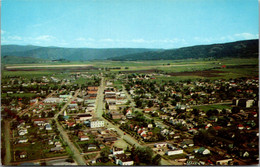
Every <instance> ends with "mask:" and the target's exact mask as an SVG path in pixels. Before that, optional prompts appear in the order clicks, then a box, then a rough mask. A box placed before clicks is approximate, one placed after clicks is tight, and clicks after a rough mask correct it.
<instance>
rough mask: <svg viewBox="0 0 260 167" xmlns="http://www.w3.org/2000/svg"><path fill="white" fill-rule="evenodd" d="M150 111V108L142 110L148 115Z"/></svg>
mask: <svg viewBox="0 0 260 167" xmlns="http://www.w3.org/2000/svg"><path fill="white" fill-rule="evenodd" d="M151 111H152V109H151V108H145V109H144V113H150V112H151Z"/></svg>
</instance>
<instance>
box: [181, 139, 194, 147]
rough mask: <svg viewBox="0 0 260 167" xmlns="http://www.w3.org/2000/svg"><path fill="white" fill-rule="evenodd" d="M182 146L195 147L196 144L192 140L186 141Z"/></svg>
mask: <svg viewBox="0 0 260 167" xmlns="http://www.w3.org/2000/svg"><path fill="white" fill-rule="evenodd" d="M181 144H183V145H186V146H187V147H192V146H194V142H193V140H191V139H187V140H184V141H183V142H182V143H181Z"/></svg>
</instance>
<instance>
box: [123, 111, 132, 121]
mask: <svg viewBox="0 0 260 167" xmlns="http://www.w3.org/2000/svg"><path fill="white" fill-rule="evenodd" d="M125 115H126V118H127V119H131V118H133V114H132V111H131V110H127V111H126V114H125Z"/></svg>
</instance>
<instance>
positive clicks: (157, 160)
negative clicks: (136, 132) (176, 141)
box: [152, 154, 161, 165]
mask: <svg viewBox="0 0 260 167" xmlns="http://www.w3.org/2000/svg"><path fill="white" fill-rule="evenodd" d="M160 162H161V156H160V155H159V154H157V155H156V156H155V157H153V160H152V165H160Z"/></svg>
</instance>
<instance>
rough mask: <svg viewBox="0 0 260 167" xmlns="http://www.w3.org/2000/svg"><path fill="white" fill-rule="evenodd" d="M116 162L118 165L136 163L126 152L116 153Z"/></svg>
mask: <svg viewBox="0 0 260 167" xmlns="http://www.w3.org/2000/svg"><path fill="white" fill-rule="evenodd" d="M115 162H116V164H117V165H134V161H133V160H132V159H131V158H130V157H128V156H127V155H126V154H117V155H115Z"/></svg>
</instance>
